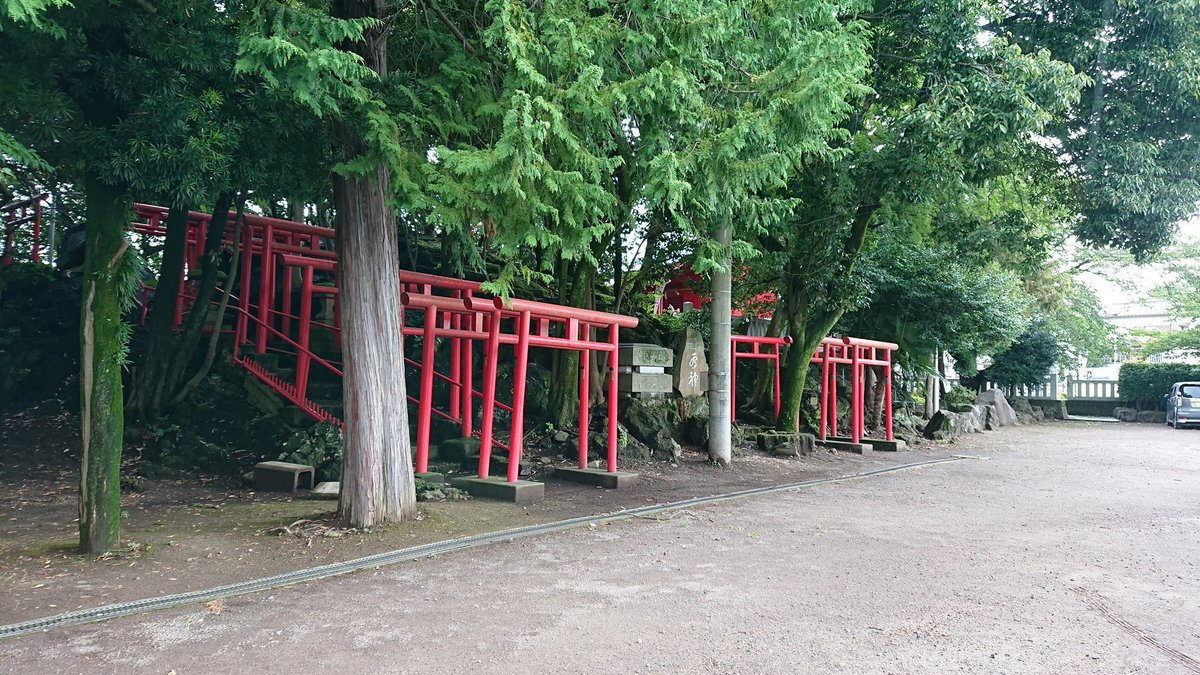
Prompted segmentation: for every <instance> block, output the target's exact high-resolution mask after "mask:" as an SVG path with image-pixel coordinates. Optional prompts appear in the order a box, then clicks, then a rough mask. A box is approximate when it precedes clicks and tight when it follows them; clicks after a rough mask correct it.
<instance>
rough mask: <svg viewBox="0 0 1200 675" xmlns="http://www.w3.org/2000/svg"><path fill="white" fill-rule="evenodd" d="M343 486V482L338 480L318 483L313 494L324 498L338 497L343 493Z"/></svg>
mask: <svg viewBox="0 0 1200 675" xmlns="http://www.w3.org/2000/svg"><path fill="white" fill-rule="evenodd" d="M341 488H342V484H341V483H339V482H337V481H325V482H323V483H317V487H315V488H313V491H312V496H314V497H321V498H324V499H337V498H338V495H339V494H340V493H341Z"/></svg>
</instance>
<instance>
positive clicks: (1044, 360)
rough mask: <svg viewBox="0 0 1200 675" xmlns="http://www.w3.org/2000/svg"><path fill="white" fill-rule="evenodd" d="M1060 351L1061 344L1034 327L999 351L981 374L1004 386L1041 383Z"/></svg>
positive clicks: (984, 377) (982, 376) (987, 379)
mask: <svg viewBox="0 0 1200 675" xmlns="http://www.w3.org/2000/svg"><path fill="white" fill-rule="evenodd" d="M1058 354H1059V345H1058V341H1057V340H1055V339H1054V336H1052V335H1050V334H1049V333H1046V332H1045V331H1043V330H1041V329H1040V328H1039V327H1035V328H1034V329H1032V330H1030V331H1029V332H1027V333H1025V334H1024V335H1022V336H1021V337H1020V338H1018V339H1017V341H1016V342H1014V343H1013V345H1012V346H1011V347H1009V348H1008V349H1006V350H1004V351H1003V352H1001V353H999V354H997V355H996V357H995V358H994V359H993V360H992V365H990V366H988V367H987V368H985V369H983V370H982V371H980V373H979V377H980V378H981V379H982V380H983V381H986V382H992V383H994V384H997V385H1000V386H1001V387H1010V386H1014V385H1036V384H1041V383H1042V382H1043V381H1045V379H1046V375H1048V374H1049V373H1050V368H1051V367H1052V366H1053V365H1054V362H1055V361H1056V360H1057V359H1058Z"/></svg>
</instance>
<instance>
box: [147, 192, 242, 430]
mask: <svg viewBox="0 0 1200 675" xmlns="http://www.w3.org/2000/svg"><path fill="white" fill-rule="evenodd" d="M233 197H234V194H233V193H232V192H222V193H221V194H220V195H219V196H218V197H217V203H216V204H215V205H214V207H213V214H212V221H211V222H210V224H209V227H208V233H207V235H206V236H205V238H204V254H203V256H202V257H201V260H202V264H203V265H204V267H203V268H202V269H201V270H200V279H199V280H198V281H197V282H196V302H195V304H193V305H192V309H191V311H190V312H188V315H187V318H185V319H184V322H183V327H182V329H181V331H180V335H179V338H178V343H179V348H178V349H177V350H176V351H175V354H174V358H173V359H172V360H171V365H170V366H169V368H168V371H167V373H166V375H165V377H164V379H165V381H166V385H165V388H164V392H163V397H162V400H163V401H164V404H163V406H162V407H163V409H164V410H165V409H169V408H171V407H172V406H174V405H177V404H176V403H174V401H177V400H182V398H185V397H186V394H185V395H184V396H183V397H181V396H180V392H181V389H182V388H183V386H182V385H181V384H180V383H181V382H183V381H184V377H185V376H186V375H187V373H188V369H189V368H190V367H191V365H192V361H193V360H194V357H195V355H196V349H197V348H198V347H199V346H200V339H201V337H203V335H204V325H205V323H206V322H207V321H208V317H209V315H210V314H211V313H212V301H211V299H212V296H213V292H214V291H216V289H217V281H218V279H217V277H218V272H219V265H220V260H221V246H222V245H223V244H224V243H225V228H226V222H227V221H228V219H229V207H230V206H232V205H233ZM239 208H240V207H239ZM234 241H238V240H237V239H236V238H235V239H234ZM237 248H238V247H236V246H235V247H234V250H237ZM236 271H237V268H236V267H234V268H233V269H231V270H230V274H231V275H233V276H236ZM223 299H224V298H222V300H223ZM221 319H222V317H217V320H216V322H214V324H213V335H218V334H219V333H220V331H221ZM210 365H211V364H210ZM201 370H204V371H207V370H208V369H207V368H204V367H201ZM168 401H169V403H167V402H168Z"/></svg>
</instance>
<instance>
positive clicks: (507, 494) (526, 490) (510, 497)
mask: <svg viewBox="0 0 1200 675" xmlns="http://www.w3.org/2000/svg"><path fill="white" fill-rule="evenodd" d="M450 485H452V486H453V487H456V488H458V489H459V490H463V491H465V492H467V493H468V494H470V495H471V496H473V497H483V498H485V499H497V500H500V501H505V502H512V503H514V504H529V503H530V502H536V501H538V500H539V499H541V498H542V497H544V496H545V495H546V486H545V485H543V484H542V483H535V482H533V481H528V480H519V481H517V482H515V483H509V482H508V481H506V480H505V479H503V478H452V479H450Z"/></svg>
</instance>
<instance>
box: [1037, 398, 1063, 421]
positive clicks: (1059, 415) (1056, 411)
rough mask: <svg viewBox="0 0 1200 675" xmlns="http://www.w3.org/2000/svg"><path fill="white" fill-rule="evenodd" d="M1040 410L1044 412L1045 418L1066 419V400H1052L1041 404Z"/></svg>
mask: <svg viewBox="0 0 1200 675" xmlns="http://www.w3.org/2000/svg"><path fill="white" fill-rule="evenodd" d="M1042 411H1043V412H1045V414H1046V418H1047V419H1052V420H1065V419H1067V402H1066V401H1053V402H1050V404H1049V405H1043V406H1042Z"/></svg>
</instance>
